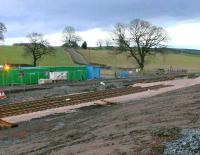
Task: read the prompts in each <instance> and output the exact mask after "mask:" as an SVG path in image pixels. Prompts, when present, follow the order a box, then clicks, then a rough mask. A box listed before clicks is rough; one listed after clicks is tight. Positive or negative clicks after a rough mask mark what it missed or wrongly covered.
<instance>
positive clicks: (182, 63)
mask: <svg viewBox="0 0 200 155" xmlns="http://www.w3.org/2000/svg"><path fill="white" fill-rule="evenodd" d="M168 50H169V49H168ZM78 51H79V53H81V54H82V55H83V56H84V57H85V59H86V60H87V61H88V62H92V63H98V64H106V65H108V66H113V67H123V68H131V67H134V68H135V67H137V64H136V62H135V61H134V59H132V58H127V56H126V55H125V54H118V55H116V53H115V52H114V51H111V50H83V49H78ZM23 53H24V49H23V47H22V46H0V64H5V63H9V64H31V63H32V61H31V59H30V58H29V57H24V56H23ZM39 65H41V66H71V65H74V63H73V62H72V60H71V57H70V56H69V54H68V53H67V52H66V51H64V49H63V48H60V47H56V54H55V55H48V56H45V57H44V58H43V59H42V60H41V61H40V62H39ZM170 66H172V67H173V68H174V69H188V70H190V71H200V55H192V54H186V53H173V50H172V51H168V53H167V54H164V55H161V54H156V55H153V56H148V57H147V61H146V66H145V69H146V70H154V69H157V68H169V67H170Z"/></svg>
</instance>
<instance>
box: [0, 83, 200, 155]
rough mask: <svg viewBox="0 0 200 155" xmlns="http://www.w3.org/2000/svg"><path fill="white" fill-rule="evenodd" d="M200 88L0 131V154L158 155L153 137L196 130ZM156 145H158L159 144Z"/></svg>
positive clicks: (155, 140)
mask: <svg viewBox="0 0 200 155" xmlns="http://www.w3.org/2000/svg"><path fill="white" fill-rule="evenodd" d="M199 113H200V85H197V86H193V87H190V88H185V89H182V90H181V91H179V90H178V91H173V92H168V93H165V94H162V95H158V96H155V97H151V98H147V99H143V100H139V101H132V102H130V103H126V104H114V105H110V106H91V107H85V108H81V109H79V110H78V111H77V112H75V113H68V114H59V115H56V116H49V117H45V118H42V119H36V120H32V121H30V122H25V123H21V124H19V127H18V128H14V129H9V130H2V131H0V150H1V153H0V154H6V155H7V154H9V155H13V154H59V155H60V154H66V155H70V154H71V155H72V154H74V155H75V154H84V155H93V154H98V155H104V154H110V155H118V154H119V155H120V154H121V155H122V154H130V155H132V154H136V153H140V154H149V153H152V154H158V152H160V151H161V150H162V146H161V143H160V141H158V137H156V136H154V134H152V133H154V131H156V130H158V129H162V128H163V127H164V128H166V129H170V128H180V129H182V128H194V127H198V128H199V126H200V119H199ZM159 140H160V139H159Z"/></svg>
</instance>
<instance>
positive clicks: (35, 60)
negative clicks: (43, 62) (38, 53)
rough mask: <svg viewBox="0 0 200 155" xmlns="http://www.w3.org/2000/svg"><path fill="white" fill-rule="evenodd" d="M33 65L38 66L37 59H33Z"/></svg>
mask: <svg viewBox="0 0 200 155" xmlns="http://www.w3.org/2000/svg"><path fill="white" fill-rule="evenodd" d="M33 66H34V67H36V66H37V59H33Z"/></svg>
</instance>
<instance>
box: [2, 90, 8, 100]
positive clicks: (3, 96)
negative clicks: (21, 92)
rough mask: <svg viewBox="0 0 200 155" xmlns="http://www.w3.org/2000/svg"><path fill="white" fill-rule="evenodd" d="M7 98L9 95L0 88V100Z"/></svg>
mask: <svg viewBox="0 0 200 155" xmlns="http://www.w3.org/2000/svg"><path fill="white" fill-rule="evenodd" d="M5 98H7V97H6V95H5V93H4V91H3V90H0V100H3V99H5Z"/></svg>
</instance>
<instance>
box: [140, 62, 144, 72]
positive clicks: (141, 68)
mask: <svg viewBox="0 0 200 155" xmlns="http://www.w3.org/2000/svg"><path fill="white" fill-rule="evenodd" d="M140 70H141V71H143V70H144V63H141V64H140Z"/></svg>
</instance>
